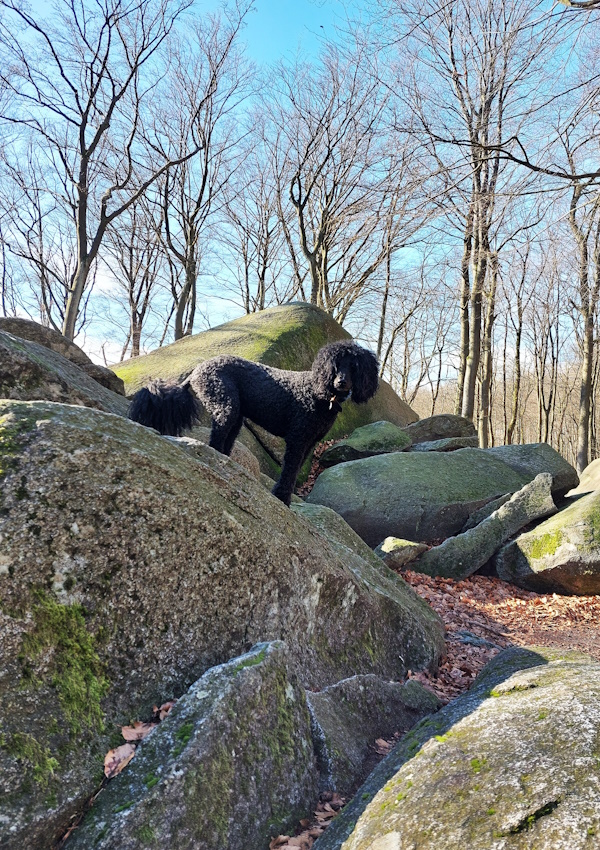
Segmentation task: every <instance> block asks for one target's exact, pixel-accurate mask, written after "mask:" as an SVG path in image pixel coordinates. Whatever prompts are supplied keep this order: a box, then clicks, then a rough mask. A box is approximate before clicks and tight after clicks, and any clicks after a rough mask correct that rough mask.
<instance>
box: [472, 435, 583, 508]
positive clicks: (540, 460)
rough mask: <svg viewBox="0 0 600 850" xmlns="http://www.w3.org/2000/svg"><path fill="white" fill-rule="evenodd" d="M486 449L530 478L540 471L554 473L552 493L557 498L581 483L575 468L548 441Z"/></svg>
mask: <svg viewBox="0 0 600 850" xmlns="http://www.w3.org/2000/svg"><path fill="white" fill-rule="evenodd" d="M486 451H487V452H489V453H490V454H491V455H493V456H494V457H497V458H499V459H500V460H501V461H503V462H504V463H505V464H506V465H507V466H510V467H511V469H514V470H515V471H516V472H520V473H521V474H522V475H526V476H527V477H528V478H529V479H531V478H534V477H535V476H536V475H538V474H539V473H540V472H550V473H552V495H553V496H554V498H555V499H561V498H562V497H563V496H564V495H565V494H566V493H567V491H568V490H571V488H573V487H576V486H577V484H578V483H579V476H578V475H577V472H576V470H575V468H574V467H573V466H571V464H570V463H568V462H567V461H566V460H565V459H564V458H563V457H562V456H561V455H559V453H558V452H557V451H555V449H553V448H552V446H549V445H548V443H526V444H525V445H523V446H495V447H494V448H493V449H486Z"/></svg>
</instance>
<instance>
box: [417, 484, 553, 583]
mask: <svg viewBox="0 0 600 850" xmlns="http://www.w3.org/2000/svg"><path fill="white" fill-rule="evenodd" d="M551 486H552V476H551V475H550V473H549V472H544V473H542V474H540V475H536V477H535V478H534V479H533V481H530V482H529V484H526V485H525V486H524V487H523V488H522V489H521V490H519V491H518V492H517V493H515V494H514V496H513V497H512V498H511V499H509V500H508V501H507V502H506V503H505V504H503V505H502V506H501V507H499V508H498V509H497V510H496V511H494V513H493V514H491V515H490V516H489V517H487V518H486V519H484V520H483V521H482V522H480V523H478V524H477V525H476V526H475V527H474V528H471V529H469V530H468V531H463V532H462V534H457V535H456V536H455V537H448V539H447V540H444V542H443V543H441V544H440V545H439V546H433V547H432V548H431V549H428V550H427V551H426V552H424V553H423V554H422V555H421V557H420V558H418V559H417V560H416V561H415V562H414V563H413V564H412V566H411V569H413V570H415V571H416V572H418V573H426V574H427V575H430V576H445V577H446V578H453V579H456V580H457V581H459V580H461V579H464V578H467V577H468V576H470V575H473V573H474V572H476V571H477V570H478V569H480V568H481V567H483V566H484V564H486V563H487V562H488V561H489V560H490V559H491V558H492V557H493V555H494V554H495V553H496V552H497V551H498V549H500V547H501V546H502V544H503V543H506V541H507V540H508V539H509V538H511V537H513V536H514V535H515V534H516V533H517V532H518V531H520V530H521V529H522V528H523V527H524V526H526V525H529V523H531V522H534V521H535V520H539V519H541V518H542V517H547V516H549V515H550V514H554V513H556V506H555V504H554V502H553V500H552V496H551V493H550V488H551Z"/></svg>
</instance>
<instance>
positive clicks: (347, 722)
mask: <svg viewBox="0 0 600 850" xmlns="http://www.w3.org/2000/svg"><path fill="white" fill-rule="evenodd" d="M307 699H308V705H309V708H310V713H311V717H312V721H313V730H314V731H313V737H314V738H315V739H316V743H317V759H318V764H319V767H320V771H321V779H320V787H321V789H322V790H333V791H337V792H338V793H339V794H341V795H342V796H346V797H349V796H351V795H352V794H353V793H354V792H355V791H356V789H357V787H358V786H359V785H360V783H361V782H362V781H363V780H364V779H366V777H367V775H368V773H369V771H370V770H371V769H372V767H373V766H374V759H373V752H374V750H373V745H374V743H375V741H376V740H377V738H391V737H392V735H394V734H395V733H396V732H401V733H404V732H407V731H408V730H409V729H411V728H412V727H413V726H414V725H415V723H417V721H419V720H421V718H423V717H425V715H427V714H431V712H433V711H437V709H438V708H439V707H440V704H441V703H440V702H439V700H438V698H437V697H436V696H435V695H434V694H433V693H432V692H431V691H429V690H427V688H425V687H423V685H421V684H419V682H417V681H415V680H414V679H410V680H408V681H407V682H404V683H400V682H386V681H385V680H383V679H381V678H379V677H378V676H373V675H367V676H353V677H352V678H351V679H344V680H343V681H341V682H338V683H337V684H335V685H330V686H329V687H328V688H325V689H324V690H322V691H319V692H318V693H313V692H310V691H309V692H308V693H307Z"/></svg>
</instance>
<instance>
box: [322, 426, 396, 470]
mask: <svg viewBox="0 0 600 850" xmlns="http://www.w3.org/2000/svg"><path fill="white" fill-rule="evenodd" d="M411 442H412V441H411V439H410V437H409V436H408V435H407V433H406V431H404V430H403V429H402V428H399V427H398V426H397V425H393V424H392V423H391V422H373V423H371V424H370V425H363V426H362V428H357V429H356V430H355V431H353V432H352V433H351V434H350V436H349V437H346V439H345V440H340V441H339V442H338V443H336V444H335V446H331V447H330V448H328V449H326V450H325V451H324V452H323V454H322V455H321V457H320V459H319V460H320V464H321V466H324V467H327V466H335V464H336V463H346V462H347V461H349V460H359V459H360V458H363V457H372V456H373V455H380V454H386V453H388V452H403V451H406V449H408V447H409V446H410V445H411Z"/></svg>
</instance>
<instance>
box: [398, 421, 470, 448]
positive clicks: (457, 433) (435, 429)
mask: <svg viewBox="0 0 600 850" xmlns="http://www.w3.org/2000/svg"><path fill="white" fill-rule="evenodd" d="M405 430H406V433H407V434H408V435H409V436H410V438H411V440H412V441H413V444H415V445H416V444H417V443H425V442H429V441H431V440H444V439H446V438H450V437H476V436H477V431H476V429H475V426H474V425H473V423H472V422H471V420H470V419H465V417H464V416H456V415H455V414H453V413H440V414H437V415H435V416H428V417H427V418H426V419H419V421H418V422H414V423H412V424H410V425H407V426H406V429H405Z"/></svg>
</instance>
